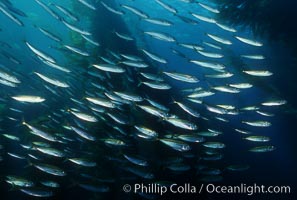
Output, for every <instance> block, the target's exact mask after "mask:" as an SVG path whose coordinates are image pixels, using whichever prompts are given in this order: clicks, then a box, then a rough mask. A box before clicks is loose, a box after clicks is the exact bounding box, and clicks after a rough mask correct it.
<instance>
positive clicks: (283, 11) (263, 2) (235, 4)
mask: <svg viewBox="0 0 297 200" xmlns="http://www.w3.org/2000/svg"><path fill="white" fill-rule="evenodd" d="M216 2H217V3H218V4H219V5H220V10H221V13H220V18H222V19H224V20H226V21H228V22H229V23H230V24H233V25H240V26H242V27H248V28H251V30H252V31H253V33H254V34H255V35H258V36H265V37H268V38H269V39H270V40H272V41H278V42H280V43H283V44H285V45H286V46H288V47H290V48H292V49H293V50H294V51H295V52H297V39H296V34H297V28H296V23H295V19H296V18H297V13H296V10H295V9H294V8H296V2H295V1H292V0H290V1H286V2H283V1H278V0H260V1H255V0H223V1H222V0H219V1H218V0H217V1H216Z"/></svg>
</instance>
